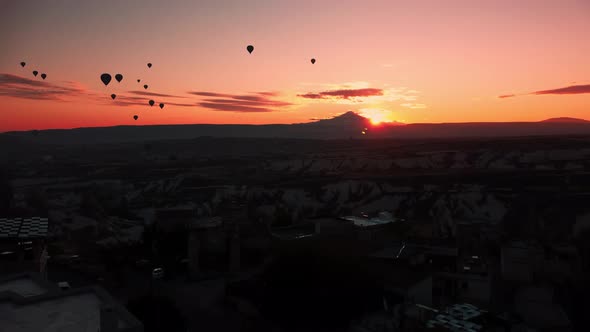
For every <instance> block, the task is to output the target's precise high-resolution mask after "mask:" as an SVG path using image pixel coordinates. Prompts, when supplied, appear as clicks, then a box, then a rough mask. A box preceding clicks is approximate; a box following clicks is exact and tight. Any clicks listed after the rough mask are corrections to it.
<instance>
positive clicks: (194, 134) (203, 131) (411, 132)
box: [0, 112, 590, 150]
mask: <svg viewBox="0 0 590 332" xmlns="http://www.w3.org/2000/svg"><path fill="white" fill-rule="evenodd" d="M363 132H365V134H363ZM588 134H590V121H585V120H580V119H571V118H555V119H548V120H545V121H540V122H474V123H438V124H434V123H416V124H406V125H400V124H399V123H381V124H379V125H372V124H371V121H370V120H369V119H367V118H365V117H363V116H360V115H359V114H357V113H354V112H347V113H344V114H342V115H339V116H336V117H334V118H331V119H324V120H319V121H315V122H309V123H297V124H284V125H280V124H271V125H231V124H228V125H211V124H195V125H155V126H116V127H96V128H76V129H51V130H41V131H38V132H35V131H26V132H8V133H4V134H0V150H1V149H4V148H3V145H6V144H2V142H4V143H7V142H12V141H15V142H19V144H16V145H20V143H23V144H24V143H26V144H35V145H36V144H59V145H70V144H102V143H124V142H142V141H157V140H169V139H194V138H198V137H204V136H207V137H228V138H230V137H243V138H248V137H250V138H297V139H350V138H355V139H367V138H396V139H406V138H407V139H412V138H413V139H416V138H417V139H421V138H444V137H491V138H493V137H507V136H546V135H588ZM7 144H9V143H7ZM9 145H11V144H9ZM11 148H18V147H15V146H11Z"/></svg>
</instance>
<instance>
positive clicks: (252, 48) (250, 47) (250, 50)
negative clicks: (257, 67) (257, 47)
mask: <svg viewBox="0 0 590 332" xmlns="http://www.w3.org/2000/svg"><path fill="white" fill-rule="evenodd" d="M246 50H248V53H250V54H252V52H253V51H254V46H252V45H248V47H246Z"/></svg>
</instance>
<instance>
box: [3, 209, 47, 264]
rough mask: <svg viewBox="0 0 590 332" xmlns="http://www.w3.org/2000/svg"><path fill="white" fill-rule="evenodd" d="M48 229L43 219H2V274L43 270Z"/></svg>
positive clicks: (45, 219) (45, 220)
mask: <svg viewBox="0 0 590 332" xmlns="http://www.w3.org/2000/svg"><path fill="white" fill-rule="evenodd" d="M48 229H49V221H48V219H47V218H43V217H32V218H0V273H2V272H4V273H8V272H14V271H22V270H27V271H40V270H42V269H43V268H44V266H42V265H43V264H40V263H41V261H42V260H41V258H42V254H43V252H44V248H45V242H46V238H47V233H48Z"/></svg>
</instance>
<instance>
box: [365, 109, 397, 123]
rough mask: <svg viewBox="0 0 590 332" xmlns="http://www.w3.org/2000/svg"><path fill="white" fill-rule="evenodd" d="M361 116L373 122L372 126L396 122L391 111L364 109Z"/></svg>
mask: <svg viewBox="0 0 590 332" xmlns="http://www.w3.org/2000/svg"><path fill="white" fill-rule="evenodd" d="M359 114H360V115H362V116H364V117H365V118H367V119H369V120H370V121H371V124H373V125H378V124H380V123H383V122H393V121H394V120H393V119H392V118H391V116H392V114H391V111H386V110H382V109H371V108H367V109H362V110H361V112H360V113H359Z"/></svg>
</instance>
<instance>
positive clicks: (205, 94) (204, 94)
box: [187, 91, 232, 98]
mask: <svg viewBox="0 0 590 332" xmlns="http://www.w3.org/2000/svg"><path fill="white" fill-rule="evenodd" d="M187 93H189V94H191V95H195V96H202V97H225V98H231V97H232V95H229V94H225V93H216V92H205V91H189V92H187Z"/></svg>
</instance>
